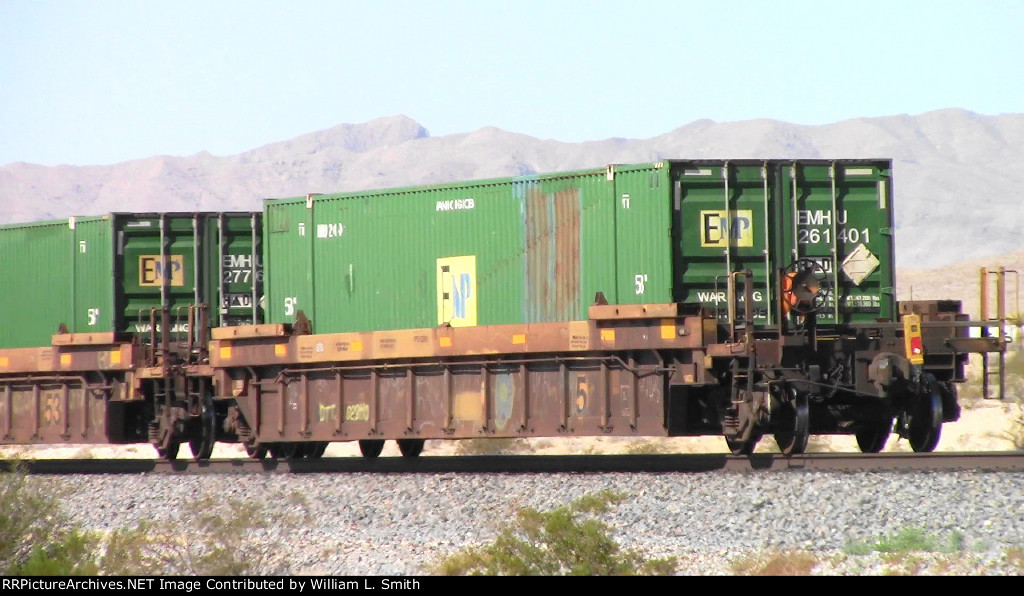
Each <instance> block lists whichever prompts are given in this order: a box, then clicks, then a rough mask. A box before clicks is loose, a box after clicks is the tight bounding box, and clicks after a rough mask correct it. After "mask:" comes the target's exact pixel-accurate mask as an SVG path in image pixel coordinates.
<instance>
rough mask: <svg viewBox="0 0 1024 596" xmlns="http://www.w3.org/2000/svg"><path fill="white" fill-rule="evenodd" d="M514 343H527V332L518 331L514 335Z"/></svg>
mask: <svg viewBox="0 0 1024 596" xmlns="http://www.w3.org/2000/svg"><path fill="white" fill-rule="evenodd" d="M512 343H513V344H516V345H518V344H525V343H526V334H525V333H516V334H515V335H513V336H512Z"/></svg>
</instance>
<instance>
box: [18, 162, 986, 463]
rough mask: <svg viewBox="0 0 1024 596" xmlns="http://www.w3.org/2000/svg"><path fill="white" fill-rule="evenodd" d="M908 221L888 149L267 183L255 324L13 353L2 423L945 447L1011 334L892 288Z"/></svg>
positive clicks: (196, 432) (251, 442) (67, 339)
mask: <svg viewBox="0 0 1024 596" xmlns="http://www.w3.org/2000/svg"><path fill="white" fill-rule="evenodd" d="M894 237H895V229H894V225H893V185H892V164H891V162H890V161H888V160H728V161H726V160H665V161H659V162H655V163H648V164H634V165H611V166H606V167H601V168H596V169H593V170H584V171H575V172H561V173H553V174H544V175H530V176H519V177H514V178H504V179H493V180H483V181H473V182H463V183H456V184H446V185H433V186H425V187H415V188H401V189H387V190H379V191H368V192H358V193H344V194H333V195H315V194H311V195H307V196H303V197H297V198H292V199H279V200H268V201H266V202H265V203H264V210H263V213H262V239H261V238H260V237H259V235H258V234H253V236H252V240H251V243H250V244H249V246H250V248H251V249H252V251H253V253H252V258H251V261H250V262H251V263H252V264H253V273H254V275H253V277H254V279H255V272H256V269H255V263H256V262H257V256H258V254H260V251H258V250H257V249H256V247H257V246H259V245H260V243H262V244H261V247H262V251H261V254H262V263H263V265H264V267H263V277H262V283H263V286H262V287H260V288H257V287H253V288H250V290H251V292H252V297H251V299H250V302H249V304H251V305H252V308H253V310H252V312H251V313H250V320H249V321H236V322H242V323H245V324H238V325H230V323H231V322H232V321H228V320H227V319H225V320H224V321H222V322H220V323H215V324H219V325H220V326H217V327H214V328H212V329H210V331H209V336H208V337H207V336H206V335H205V334H201V333H190V334H187V335H186V338H185V339H184V341H183V342H182V341H179V342H178V343H179V344H180V343H184V344H185V345H186V346H187V348H188V354H190V355H194V356H190V357H188V358H181V357H176V358H173V359H171V358H164V357H163V354H164V353H167V354H170V351H167V352H161V351H160V350H156V351H154V350H153V349H151V348H150V349H149V351H147V345H153V342H152V341H150V342H149V343H148V344H147V340H146V338H145V336H144V335H139V334H135V335H133V336H121V335H117V336H114V337H105V338H103V339H104V341H106V340H110V341H106V343H104V344H103V345H102V346H97V345H90V344H89V343H88V342H89V341H94V339H95V338H92V337H86V335H81V334H79V333H73V332H70V331H72V329H71V328H70V327H67V330H68V331H69V333H60V334H57V335H55V336H53V339H52V342H51V345H49V346H46V347H42V348H35V350H37V353H36V355H35V358H36V364H33V363H32V362H30V360H31V358H30V356H27V354H29V351H31V350H32V349H33V348H22V349H21V351H12V350H0V388H2V390H3V394H2V395H0V430H5V431H6V434H4V435H3V437H2V441H3V442H15V443H32V442H61V441H66V442H89V441H97V442H105V441H111V442H125V441H149V442H151V443H153V444H154V446H156V447H157V449H158V451H159V452H160V453H161V454H162V455H163V456H164V457H174V456H176V454H177V452H178V446H179V445H180V443H182V442H189V443H190V444H191V445H192V448H193V453H194V454H195V455H196V456H197V457H205V456H208V455H209V450H210V448H212V444H213V442H214V441H237V442H240V443H242V444H243V445H245V447H246V449H247V451H248V452H249V453H250V454H251V455H253V456H255V457H264V456H266V455H267V454H268V453H269V454H270V455H274V456H283V457H293V458H294V457H318V456H319V455H321V454H322V453H323V451H324V449H325V447H326V445H327V444H328V443H330V442H332V441H359V445H360V447H361V449H362V450H363V453H364V454H365V455H366V456H369V457H372V456H376V455H378V454H379V453H380V451H381V447H382V446H383V444H384V441H386V440H396V441H397V442H398V445H399V447H400V449H401V451H402V453H403V454H404V455H407V456H415V455H418V454H419V453H420V451H421V450H422V447H423V443H424V441H425V440H426V439H464V438H477V437H533V436H586V435H590V436H595V435H596V436H602V435H611V436H681V435H706V434H722V435H724V436H725V438H726V441H727V444H728V445H729V448H730V449H731V450H732V451H733V452H735V453H738V454H742V453H750V452H751V451H752V450H753V449H754V447H755V446H756V445H757V443H758V441H759V440H760V439H761V438H762V436H763V435H765V434H771V435H773V436H774V438H775V440H776V442H777V444H778V446H779V448H780V449H781V450H782V451H783V452H785V453H799V452H801V451H803V449H804V448H805V447H806V444H807V440H808V437H809V436H811V435H812V434H837V433H839V434H854V435H856V437H857V441H858V444H859V445H860V447H861V449H862V450H864V451H868V452H875V451H879V450H881V449H882V448H883V447H884V445H885V442H886V440H887V438H888V437H889V435H890V433H891V431H892V429H893V428H894V423H895V429H896V431H897V432H898V433H899V434H900V435H901V436H905V437H907V438H908V439H909V441H910V444H911V446H912V447H913V448H914V449H915V450H917V451H930V450H933V449H934V448H935V446H936V444H937V442H938V440H939V437H940V433H941V427H942V424H943V423H944V422H948V421H952V420H955V419H956V418H957V417H958V415H959V406H958V404H957V396H956V384H957V383H958V382H960V381H962V380H963V368H964V363H965V361H966V354H967V353H969V352H983V353H988V352H998V351H1001V350H1003V349H1004V348H1005V345H1004V343H1002V340H1001V339H1000V338H987V337H982V338H971V337H969V336H968V334H967V332H966V331H967V327H969V326H971V325H978V326H980V325H982V324H983V323H981V322H971V321H967V320H966V316H965V315H963V314H962V313H961V312H960V311H961V309H960V304H959V303H958V302H953V301H930V302H904V303H897V301H896V298H895V291H894V287H895V283H894V254H895V252H894ZM161 255H163V256H161V257H160V258H161V259H170V261H169V262H171V263H173V262H174V260H173V259H174V253H173V251H171V252H168V253H166V254H164V253H161ZM133 259H134V257H133ZM132 262H133V263H134V260H132ZM160 262H161V263H163V262H165V261H160ZM220 262H223V261H220ZM133 271H134V270H133ZM115 275H116V270H115ZM219 279H222V278H219ZM164 285H165V286H166V283H165V284H164ZM199 285H200V284H198V282H197V283H196V287H198V286H199ZM226 294H228V292H225V291H221V293H220V294H219V295H214V296H212V297H209V298H206V297H205V296H200V295H199V294H198V293H197V294H195V299H194V300H193V301H192V302H190V304H193V305H194V306H195V307H196V308H197V309H198V310H201V308H199V303H205V304H212V303H214V301H220V304H221V307H222V308H224V302H223V299H222V297H223V296H224V295H226ZM257 294H258V296H257ZM257 305H261V307H262V308H263V309H265V316H263V317H262V319H261V318H260V317H259V316H258V312H259V309H258V308H257ZM171 307H172V305H170V304H168V303H167V302H166V301H163V302H160V303H159V308H157V309H156V311H151V312H154V313H156V314H154V315H153V316H157V315H159V316H167V315H166V314H165V313H166V312H169V310H170V309H171ZM45 321H46V323H45V324H46V325H49V327H50V328H51V329H52V328H55V326H56V325H57V323H56V322H54V319H53V317H49V318H47V319H45ZM60 323H64V321H60ZM163 328H169V327H168V326H167V325H164V326H163ZM206 328H207V327H202V329H206ZM61 329H62V330H64V328H61ZM179 339H180V338H179ZM40 343H41V342H40ZM112 346H113V348H116V349H112ZM2 347H7V346H2ZM12 347H14V346H12ZM46 350H49V351H46ZM115 351H116V352H118V354H119V355H118V356H117V360H118V366H117V367H116V368H111V367H110V366H111V363H112V362H113V360H114V359H115V358H114V357H113V353H114V352H115ZM5 354H6V356H5ZM104 354H107V355H106V356H104ZM69 355H70V356H69ZM147 355H150V356H154V357H155V358H156V360H148V361H147V360H145V359H144V356H147ZM4 358H7V359H8V360H7V362H8V365H7V368H6V372H5V368H4V362H5V361H4ZM14 359H17V360H18V362H19V364H18V365H17V366H16V367H12V366H11V363H13V362H14ZM65 359H67V360H68V363H69V364H68V365H66V364H65ZM71 363H73V366H72V365H71ZM44 365H45V366H44ZM33 366H35V368H33ZM79 372H85V373H87V374H85V375H84V376H85V377H88V379H87V381H81V380H78V377H79V376H83V375H79V374H78V373H79ZM76 375H77V376H76ZM48 407H49V408H51V409H53V414H52V415H51V416H49V417H47V416H46V415H44V414H41V412H44V411H45V412H49V410H47V409H46V408H48ZM90 408H91V409H90ZM85 412H89V413H90V415H95V416H96V417H97V418H96V419H95V421H94V422H91V423H86V422H82V421H83V420H84V418H83V415H84V413H85ZM126 412H128V413H131V415H126V414H125V413H126ZM99 418H103V420H102V425H101V424H100V420H99ZM54 420H57V421H59V422H58V423H57V424H56V425H54V422H53V421H54ZM79 427H81V430H79ZM94 427H95V429H94V430H92V432H91V434H90V433H89V432H86V431H87V430H89V429H93V428H94ZM83 440H84V441H83Z"/></svg>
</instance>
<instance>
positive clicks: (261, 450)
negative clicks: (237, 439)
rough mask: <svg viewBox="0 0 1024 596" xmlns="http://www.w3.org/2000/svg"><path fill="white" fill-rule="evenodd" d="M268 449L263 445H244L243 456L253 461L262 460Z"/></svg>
mask: <svg viewBox="0 0 1024 596" xmlns="http://www.w3.org/2000/svg"><path fill="white" fill-rule="evenodd" d="M269 451H270V448H269V447H267V445H266V444H265V443H253V444H249V443H246V444H245V454H246V455H248V456H249V457H251V458H253V459H264V458H265V457H267V452H269Z"/></svg>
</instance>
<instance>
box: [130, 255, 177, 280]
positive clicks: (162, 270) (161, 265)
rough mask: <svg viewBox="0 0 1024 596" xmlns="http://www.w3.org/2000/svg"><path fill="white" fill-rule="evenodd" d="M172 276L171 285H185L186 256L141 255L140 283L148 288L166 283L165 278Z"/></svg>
mask: <svg viewBox="0 0 1024 596" xmlns="http://www.w3.org/2000/svg"><path fill="white" fill-rule="evenodd" d="M168 276H169V277H170V283H169V284H168V285H171V286H183V285H185V256H184V255H170V256H168V257H163V258H162V259H161V258H160V255H140V256H139V285H140V286H142V287H144V288H147V287H153V286H162V285H164V279H165V278H166V277H168Z"/></svg>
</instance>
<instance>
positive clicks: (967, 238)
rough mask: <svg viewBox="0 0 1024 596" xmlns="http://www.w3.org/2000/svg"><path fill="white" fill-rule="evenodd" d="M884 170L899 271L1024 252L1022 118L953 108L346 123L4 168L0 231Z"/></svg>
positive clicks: (0, 187) (0, 172)
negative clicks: (629, 179)
mask: <svg viewBox="0 0 1024 596" xmlns="http://www.w3.org/2000/svg"><path fill="white" fill-rule="evenodd" d="M672 158H679V159H688V158H711V159H727V158H728V159H740V158H892V159H893V160H894V162H895V163H894V169H895V172H894V180H895V182H894V193H895V198H894V201H895V212H896V253H897V264H898V265H899V266H900V267H910V268H919V269H920V268H931V267H940V266H944V265H947V264H951V263H957V262H961V261H965V260H968V259H979V258H983V257H989V256H995V255H1001V254H1004V253H1009V252H1013V251H1016V250H1020V249H1021V248H1022V247H1024V241H1022V239H1021V232H1020V230H1021V227H1022V224H1024V204H1022V197H1021V196H1020V194H1019V193H1020V189H1022V188H1024V166H1022V164H1024V114H1003V115H998V116H986V115H979V114H975V113H972V112H968V111H965V110H959V109H949V110H940V111H935V112H928V113H925V114H921V115H917V116H907V115H901V116H891V117H884V118H858V119H853V120H844V121H841V122H837V123H834V124H828V125H821V126H805V125H797V124H790V123H786V122H780V121H776V120H750V121H744V122H724V123H717V122H712V121H710V120H698V121H696V122H692V123H690V124H687V125H685V126H683V127H681V128H678V129H676V130H673V131H671V132H668V133H666V134H663V135H660V136H657V137H654V138H650V139H622V138H611V139H605V140H602V141H591V142H583V143H565V142H560V141H557V140H551V139H537V138H534V137H531V136H527V135H522V134H516V133H514V132H509V131H505V130H501V129H497V128H483V129H480V130H477V131H474V132H469V133H464V134H451V135H445V136H440V137H432V136H430V134H429V133H428V132H427V130H426V129H425V128H424V127H423V126H421V125H420V124H418V123H417V122H415V121H414V120H412V119H410V118H407V117H405V116H393V117H387V118H380V119H377V120H373V121H370V122H366V123H363V124H342V125H340V126H336V127H333V128H329V129H326V130H322V131H319V132H313V133H309V134H306V135H302V136H299V137H296V138H294V139H291V140H288V141H283V142H279V143H272V144H269V145H266V146H263V147H260V148H257V149H253V150H251V151H246V152H244V153H241V154H238V155H229V156H214V155H211V154H209V153H206V152H203V153H199V154H197V155H192V156H187V157H174V156H156V157H150V158H146V159H138V160H133V161H128V162H124V163H119V164H113V165H104V166H56V167H47V166H40V165H34V164H29V163H13V164H9V165H5V166H2V167H0V205H3V208H2V210H0V223H13V222H24V221H34V220H42V219H56V218H63V217H67V216H70V215H95V214H101V213H105V212H111V211H196V210H214V211H219V210H258V209H259V208H260V203H261V199H263V198H278V197H289V196H300V195H304V194H307V193H310V192H341V191H353V190H365V189H371V188H385V187H393V186H407V185H419V184H432V183H443V182H449V181H454V180H470V179H476V178H492V177H500V176H513V175H520V174H530V173H542V172H552V171H559V170H572V169H583V168H591V167H601V166H603V165H605V164H609V163H639V162H648V161H656V160H660V159H672Z"/></svg>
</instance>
